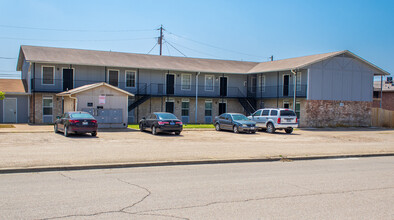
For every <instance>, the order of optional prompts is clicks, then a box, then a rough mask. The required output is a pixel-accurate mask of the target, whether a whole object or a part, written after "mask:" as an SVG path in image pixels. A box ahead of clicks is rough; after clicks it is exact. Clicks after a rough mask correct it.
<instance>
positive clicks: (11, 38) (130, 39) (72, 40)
mask: <svg viewBox="0 0 394 220" xmlns="http://www.w3.org/2000/svg"><path fill="white" fill-rule="evenodd" d="M0 39H4V40H30V41H48V42H62V41H63V42H66V41H67V42H75V41H80V42H89V41H109V42H111V41H132V40H147V39H154V38H153V37H145V38H124V39H102V40H101V39H89V40H84V39H64V40H63V39H61V40H52V39H32V38H14V37H0Z"/></svg>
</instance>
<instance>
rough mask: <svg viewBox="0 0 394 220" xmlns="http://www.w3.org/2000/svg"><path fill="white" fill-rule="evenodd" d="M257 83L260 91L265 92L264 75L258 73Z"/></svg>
mask: <svg viewBox="0 0 394 220" xmlns="http://www.w3.org/2000/svg"><path fill="white" fill-rule="evenodd" d="M258 84H259V87H260V90H261V91H262V92H265V76H264V75H260V76H259V82H258Z"/></svg>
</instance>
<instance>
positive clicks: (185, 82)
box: [181, 74, 192, 90]
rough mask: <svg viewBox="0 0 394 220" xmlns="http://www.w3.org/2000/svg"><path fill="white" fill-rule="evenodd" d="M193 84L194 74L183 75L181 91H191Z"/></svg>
mask: <svg viewBox="0 0 394 220" xmlns="http://www.w3.org/2000/svg"><path fill="white" fill-rule="evenodd" d="M191 83H192V74H182V81H181V89H182V90H190V89H191Z"/></svg>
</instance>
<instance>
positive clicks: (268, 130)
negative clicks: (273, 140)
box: [267, 123, 275, 134]
mask: <svg viewBox="0 0 394 220" xmlns="http://www.w3.org/2000/svg"><path fill="white" fill-rule="evenodd" d="M267 132H268V133H271V134H273V133H275V127H274V125H273V124H272V123H268V125H267Z"/></svg>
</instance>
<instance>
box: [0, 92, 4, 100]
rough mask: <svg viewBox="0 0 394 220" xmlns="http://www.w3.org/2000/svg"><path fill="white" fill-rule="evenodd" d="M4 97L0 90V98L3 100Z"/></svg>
mask: <svg viewBox="0 0 394 220" xmlns="http://www.w3.org/2000/svg"><path fill="white" fill-rule="evenodd" d="M4 98H5V92H2V91H0V100H3V99H4Z"/></svg>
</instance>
